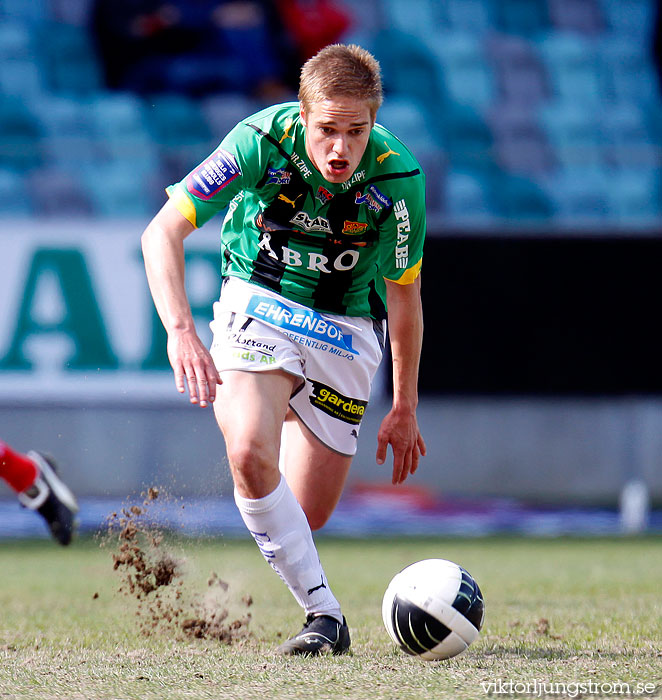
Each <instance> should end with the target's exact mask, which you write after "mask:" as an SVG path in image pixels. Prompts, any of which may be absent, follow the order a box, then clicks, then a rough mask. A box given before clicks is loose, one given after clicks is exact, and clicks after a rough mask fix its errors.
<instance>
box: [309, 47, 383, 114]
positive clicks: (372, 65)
mask: <svg viewBox="0 0 662 700" xmlns="http://www.w3.org/2000/svg"><path fill="white" fill-rule="evenodd" d="M335 97H351V98H353V99H357V100H364V101H365V102H367V103H368V106H369V107H370V113H371V115H372V118H373V119H374V118H375V116H376V115H377V110H378V109H379V107H380V106H381V104H382V77H381V69H380V67H379V62H378V61H377V59H376V58H375V57H374V56H373V55H372V54H371V53H370V52H369V51H366V50H365V49H362V48H361V47H360V46H357V45H356V44H349V45H346V44H330V45H329V46H326V47H324V48H323V49H321V50H320V51H318V52H317V53H316V54H315V55H314V56H313V57H312V58H309V59H308V60H307V61H306V62H305V63H304V64H303V67H302V68H301V79H300V81H299V102H300V103H301V105H302V106H303V109H304V111H306V112H307V111H308V110H309V108H310V106H311V105H312V104H313V103H315V102H322V101H324V100H331V99H334V98H335Z"/></svg>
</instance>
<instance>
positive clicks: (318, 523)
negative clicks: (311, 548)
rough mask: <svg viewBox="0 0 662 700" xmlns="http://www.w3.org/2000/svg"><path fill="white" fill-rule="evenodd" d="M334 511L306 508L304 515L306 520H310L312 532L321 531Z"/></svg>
mask: <svg viewBox="0 0 662 700" xmlns="http://www.w3.org/2000/svg"><path fill="white" fill-rule="evenodd" d="M332 512H333V511H331V510H327V509H321V508H319V507H317V508H308V509H306V508H304V513H305V514H306V518H308V525H310V529H311V530H313V531H314V530H320V529H321V528H323V527H324V526H325V525H326V523H327V522H328V520H329V518H330V517H331V513H332Z"/></svg>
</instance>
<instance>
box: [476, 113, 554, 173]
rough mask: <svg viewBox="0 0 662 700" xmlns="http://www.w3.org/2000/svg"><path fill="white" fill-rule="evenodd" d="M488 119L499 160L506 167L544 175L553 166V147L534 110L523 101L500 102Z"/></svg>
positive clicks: (497, 159)
mask: <svg viewBox="0 0 662 700" xmlns="http://www.w3.org/2000/svg"><path fill="white" fill-rule="evenodd" d="M486 121H487V122H488V124H489V125H490V128H491V130H492V134H493V136H494V157H495V161H496V164H497V165H498V166H499V167H501V168H503V170H505V171H506V172H510V173H519V174H526V175H538V176H540V175H542V174H544V173H546V172H549V171H550V170H551V169H552V168H553V166H554V164H555V160H556V159H555V157H554V154H553V151H552V148H551V146H550V144H549V142H548V140H547V138H546V136H545V134H544V132H543V130H542V128H541V126H540V123H539V121H538V119H537V117H536V115H535V113H533V112H532V111H531V110H528V109H525V108H524V107H523V106H522V105H521V104H519V103H512V102H511V103H504V104H496V105H495V106H494V107H492V109H490V110H489V111H488V112H487V114H486Z"/></svg>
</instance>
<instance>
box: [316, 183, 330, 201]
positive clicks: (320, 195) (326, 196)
mask: <svg viewBox="0 0 662 700" xmlns="http://www.w3.org/2000/svg"><path fill="white" fill-rule="evenodd" d="M315 197H317V199H318V200H319V202H320V203H321V204H328V202H330V201H331V200H332V199H333V194H332V193H331V192H329V190H327V189H326V187H322V185H320V186H319V187H318V188H317V194H316V195H315Z"/></svg>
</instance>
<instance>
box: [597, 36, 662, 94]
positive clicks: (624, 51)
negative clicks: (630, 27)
mask: <svg viewBox="0 0 662 700" xmlns="http://www.w3.org/2000/svg"><path fill="white" fill-rule="evenodd" d="M597 55H598V67H599V71H600V79H601V89H602V93H603V95H605V97H607V98H608V99H610V100H617V101H621V102H635V103H638V104H646V103H649V102H651V101H653V100H657V99H659V97H658V96H659V90H660V85H659V83H658V77H657V75H656V73H655V70H654V67H653V64H652V62H651V56H650V54H649V47H648V46H647V45H641V43H637V42H633V41H632V40H630V39H628V38H626V37H624V36H615V35H613V34H606V35H604V36H603V37H602V38H601V40H600V42H599V44H598V54H597Z"/></svg>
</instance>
